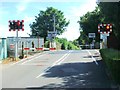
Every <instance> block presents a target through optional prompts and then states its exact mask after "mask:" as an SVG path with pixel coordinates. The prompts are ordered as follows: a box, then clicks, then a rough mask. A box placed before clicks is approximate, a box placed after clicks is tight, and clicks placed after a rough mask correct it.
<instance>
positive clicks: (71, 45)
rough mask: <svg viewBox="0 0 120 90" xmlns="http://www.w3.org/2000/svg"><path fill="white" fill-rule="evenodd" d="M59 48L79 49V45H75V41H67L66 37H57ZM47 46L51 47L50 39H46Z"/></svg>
mask: <svg viewBox="0 0 120 90" xmlns="http://www.w3.org/2000/svg"><path fill="white" fill-rule="evenodd" d="M55 42H56V44H57V45H56V46H57V49H62V50H78V49H79V46H77V45H75V41H73V42H72V41H67V39H65V38H57V37H56V38H55ZM45 47H47V48H49V41H46V43H45Z"/></svg>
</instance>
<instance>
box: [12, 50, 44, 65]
mask: <svg viewBox="0 0 120 90" xmlns="http://www.w3.org/2000/svg"><path fill="white" fill-rule="evenodd" d="M43 53H44V52H43ZM43 53H42V54H43ZM38 55H41V53H38V54H35V55H34V56H30V57H28V58H25V59H22V60H20V61H18V62H15V63H13V64H10V65H11V66H12V65H15V64H18V63H21V62H24V61H25V60H27V59H30V58H33V57H36V56H38Z"/></svg>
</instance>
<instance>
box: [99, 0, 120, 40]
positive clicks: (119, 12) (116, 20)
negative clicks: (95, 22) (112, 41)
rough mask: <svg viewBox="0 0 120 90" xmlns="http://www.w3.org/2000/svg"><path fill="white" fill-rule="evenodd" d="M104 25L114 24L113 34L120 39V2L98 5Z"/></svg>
mask: <svg viewBox="0 0 120 90" xmlns="http://www.w3.org/2000/svg"><path fill="white" fill-rule="evenodd" d="M98 6H99V7H100V12H101V15H102V17H104V19H103V21H102V22H103V23H112V24H113V29H114V30H113V33H114V34H115V35H116V37H118V38H120V2H119V3H118V2H101V3H99V4H98Z"/></svg>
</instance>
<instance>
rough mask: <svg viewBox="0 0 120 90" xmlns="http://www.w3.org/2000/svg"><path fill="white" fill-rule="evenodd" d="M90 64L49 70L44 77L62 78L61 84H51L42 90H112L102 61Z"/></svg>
mask: <svg viewBox="0 0 120 90" xmlns="http://www.w3.org/2000/svg"><path fill="white" fill-rule="evenodd" d="M98 63H99V65H98V66H96V64H95V63H94V62H88V63H65V64H62V65H58V66H54V67H52V68H51V69H49V70H48V71H47V72H46V74H44V75H43V77H46V78H62V79H63V82H62V83H61V84H56V83H51V84H49V85H45V86H43V87H41V88H110V87H111V81H110V80H109V78H108V76H107V74H106V72H105V69H104V64H103V62H102V61H98Z"/></svg>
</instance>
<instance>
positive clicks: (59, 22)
mask: <svg viewBox="0 0 120 90" xmlns="http://www.w3.org/2000/svg"><path fill="white" fill-rule="evenodd" d="M54 17H55V29H56V30H57V34H58V35H60V34H62V33H63V32H64V31H65V30H66V27H67V26H68V24H69V21H66V18H65V17H64V15H63V12H62V11H60V10H58V9H55V8H53V7H48V8H47V9H46V11H40V12H39V14H38V16H35V22H33V23H32V24H30V28H31V32H32V35H33V36H40V37H44V39H45V40H46V37H47V33H48V31H53V30H54V19H53V18H54Z"/></svg>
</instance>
